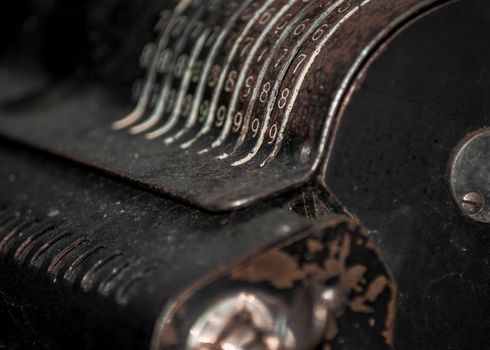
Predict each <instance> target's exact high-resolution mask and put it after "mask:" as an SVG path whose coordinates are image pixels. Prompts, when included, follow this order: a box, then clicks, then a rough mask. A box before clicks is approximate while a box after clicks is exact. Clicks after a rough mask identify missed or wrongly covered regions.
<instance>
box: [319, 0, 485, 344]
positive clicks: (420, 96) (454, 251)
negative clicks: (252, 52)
mask: <svg viewBox="0 0 490 350" xmlns="http://www.w3.org/2000/svg"><path fill="white" fill-rule="evenodd" d="M489 28H490V7H489V6H488V4H487V3H486V2H481V1H461V2H459V3H455V4H453V5H451V6H448V7H446V8H443V9H440V10H439V11H437V12H435V13H433V14H431V15H430V16H427V17H426V18H424V19H423V20H420V21H419V22H417V23H416V24H414V25H413V26H410V27H408V28H407V29H406V30H404V31H403V32H402V33H400V34H399V35H398V36H397V37H396V38H395V39H394V40H393V41H392V42H391V43H390V45H388V46H387V48H386V50H385V51H384V52H382V53H381V54H380V56H379V57H378V58H377V60H376V61H375V62H374V63H373V64H372V65H371V66H370V67H369V68H368V69H367V71H366V76H365V79H364V80H362V81H360V82H359V83H358V85H357V86H356V90H355V91H353V92H352V96H351V98H350V101H349V103H348V105H347V106H346V110H345V113H344V115H343V117H342V120H341V123H340V128H339V129H338V132H337V138H336V141H335V146H334V148H333V152H332V155H331V159H330V161H329V163H328V164H327V166H326V169H325V174H326V175H325V183H326V186H327V187H328V188H329V189H330V190H331V191H332V192H333V193H335V195H336V196H337V197H338V199H339V200H340V201H341V202H342V203H343V204H344V205H345V206H346V208H348V210H349V211H350V212H351V213H352V214H354V215H356V216H357V217H359V218H361V219H362V220H363V222H364V223H365V224H366V225H367V226H368V227H369V228H370V229H371V230H372V232H373V236H374V237H376V239H377V242H378V244H379V246H380V249H381V250H382V251H383V254H384V256H385V257H386V259H387V260H388V261H389V266H390V267H391V268H392V269H393V272H394V274H395V276H396V280H397V281H398V283H399V288H400V291H399V292H400V299H399V304H398V318H397V327H396V334H397V336H396V341H395V346H396V347H397V348H399V349H410V348H419V349H450V348H454V349H479V348H486V347H488V344H490V337H489V335H490V332H489V330H490V321H489V317H488V311H489V310H490V309H489V307H490V303H489V300H488V293H489V292H490V289H489V288H490V283H489V281H490V265H489V253H490V235H489V233H490V230H489V227H488V226H487V225H484V224H480V223H478V222H476V221H473V220H472V219H469V218H466V217H465V216H463V215H462V214H461V213H460V211H459V209H458V206H457V205H456V204H455V203H454V201H453V198H452V195H451V191H450V185H449V183H450V179H449V176H450V172H449V168H450V164H451V160H452V156H453V151H454V150H455V148H456V147H457V146H458V145H459V144H460V142H461V141H462V140H463V139H464V138H465V137H466V136H467V135H468V134H470V133H472V132H474V131H476V130H479V129H481V128H483V127H486V126H488V125H489V124H488V123H489V119H488V118H489V114H488V111H489V108H490V105H489V100H488V98H487V96H488V93H489V91H490V75H488V74H487V68H488V62H489V60H490V46H489V45H488V42H487V40H486V39H485V36H486V34H483V33H488V32H489ZM486 166H487V165H486V164H481V167H482V169H484V168H485V167H486ZM394 228H397V229H399V230H398V231H397V232H396V233H395V231H393V229H394Z"/></svg>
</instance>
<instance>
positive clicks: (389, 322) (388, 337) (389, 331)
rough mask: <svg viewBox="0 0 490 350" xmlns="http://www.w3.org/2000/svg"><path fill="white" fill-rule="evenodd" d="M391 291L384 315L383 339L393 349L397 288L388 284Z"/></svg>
mask: <svg viewBox="0 0 490 350" xmlns="http://www.w3.org/2000/svg"><path fill="white" fill-rule="evenodd" d="M389 288H390V289H391V293H392V297H391V300H390V303H389V304H388V311H387V315H386V323H385V328H386V329H385V331H384V332H383V337H384V338H385V341H386V344H388V345H389V346H390V347H393V337H394V332H393V330H394V327H395V317H396V294H397V288H396V286H395V284H394V283H390V284H389Z"/></svg>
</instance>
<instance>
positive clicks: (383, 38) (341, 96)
mask: <svg viewBox="0 0 490 350" xmlns="http://www.w3.org/2000/svg"><path fill="white" fill-rule="evenodd" d="M454 1H458V0H426V1H423V2H421V3H419V4H417V5H414V6H412V7H411V8H409V9H408V10H406V11H405V12H404V13H403V14H402V15H400V16H399V17H398V18H397V19H396V20H394V21H392V24H391V25H390V26H388V27H387V28H386V29H385V30H383V31H382V32H381V33H379V34H378V35H377V36H376V37H375V39H373V40H372V41H371V42H370V43H369V44H368V45H367V46H366V47H365V49H363V50H362V53H361V55H360V56H359V57H358V58H357V60H356V61H355V62H354V65H353V66H352V68H351V69H350V70H349V73H348V75H347V77H346V78H345V80H344V83H343V84H342V85H341V86H340V87H339V89H337V98H336V100H335V101H334V102H333V103H332V105H331V107H330V112H329V115H328V116H326V117H325V124H324V127H323V132H322V137H321V140H320V145H319V148H318V151H317V153H318V154H317V156H316V159H315V161H314V163H313V164H312V165H311V166H310V168H309V170H306V169H305V172H304V174H303V175H299V174H297V176H295V177H294V178H290V184H289V185H285V184H284V185H282V186H279V187H277V188H271V189H269V190H267V189H265V190H264V189H261V191H260V192H259V191H256V192H255V193H252V194H250V195H248V196H246V197H245V196H243V195H241V197H238V198H233V193H231V194H228V196H226V198H222V197H221V198H214V197H212V198H206V196H194V195H189V194H182V193H179V192H175V193H174V192H172V191H171V190H169V188H167V186H162V184H156V183H151V182H148V181H143V180H138V179H135V178H132V177H131V176H130V175H129V174H124V173H121V172H118V171H111V169H108V168H107V167H102V166H97V165H94V164H91V163H90V161H89V160H85V159H79V158H78V157H73V156H72V155H70V154H67V153H66V152H60V151H58V150H56V149H53V148H50V147H43V146H42V145H41V146H40V145H39V144H37V143H36V142H29V140H25V139H22V138H20V137H17V136H12V135H9V134H8V133H6V132H2V131H0V135H1V136H2V137H3V138H5V139H8V140H11V141H14V142H16V143H22V144H25V145H27V146H29V147H32V148H37V149H40V150H42V151H43V152H48V153H51V154H54V155H56V156H58V157H62V158H65V159H68V160H70V161H73V162H77V163H79V164H83V165H85V166H88V167H90V168H94V167H95V168H97V169H99V170H100V171H103V172H105V173H107V174H110V175H111V176H115V177H117V178H120V179H124V180H126V181H129V182H130V183H133V184H135V185H138V186H140V187H142V188H146V189H149V190H151V191H154V192H156V193H159V194H161V195H164V196H166V197H168V198H171V199H174V200H176V201H178V202H181V203H186V204H189V205H191V206H194V207H197V208H200V209H203V210H205V211H209V212H216V213H224V212H229V211H233V210H239V209H243V208H246V207H249V206H251V205H253V204H254V203H257V202H259V201H260V200H263V199H266V198H271V197H275V196H279V195H281V194H284V193H286V192H289V191H291V190H294V189H296V188H298V187H301V186H302V185H304V184H306V183H307V182H309V181H310V180H312V179H313V178H314V177H315V175H316V174H317V173H318V169H319V166H320V165H321V163H322V162H323V163H324V164H326V163H327V162H328V157H329V154H330V150H331V148H332V147H331V146H332V145H333V142H334V135H335V131H336V129H337V127H338V123H339V119H341V118H339V117H338V115H339V112H340V111H341V107H342V105H345V104H347V103H348V94H347V92H348V91H351V89H352V87H353V86H354V85H356V84H355V82H356V80H357V79H358V76H359V74H361V73H362V69H361V68H362V66H363V64H365V63H366V62H369V60H370V58H371V57H374V58H375V57H376V53H377V52H378V50H379V48H380V47H383V44H384V43H385V42H387V41H388V42H389V40H390V37H391V36H392V35H393V34H395V33H396V32H397V31H398V30H400V28H403V27H404V26H405V25H407V24H410V23H411V22H413V21H414V20H416V19H418V18H422V17H423V16H424V15H426V14H427V13H430V11H431V10H434V9H437V6H438V5H439V6H440V5H441V4H447V3H451V2H454ZM373 55H374V56H373ZM332 120H335V121H333V122H332ZM332 135H333V136H332ZM320 183H323V178H322V177H320ZM218 199H219V200H218Z"/></svg>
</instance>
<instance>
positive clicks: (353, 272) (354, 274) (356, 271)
mask: <svg viewBox="0 0 490 350" xmlns="http://www.w3.org/2000/svg"><path fill="white" fill-rule="evenodd" d="M366 271H367V268H366V267H365V266H362V265H356V266H353V267H351V268H350V269H349V270H347V271H346V272H345V273H344V274H342V276H341V277H340V285H341V286H342V288H344V289H345V290H351V289H353V290H355V291H356V292H361V291H362V286H361V285H360V283H361V280H362V279H363V277H364V274H365V273H366Z"/></svg>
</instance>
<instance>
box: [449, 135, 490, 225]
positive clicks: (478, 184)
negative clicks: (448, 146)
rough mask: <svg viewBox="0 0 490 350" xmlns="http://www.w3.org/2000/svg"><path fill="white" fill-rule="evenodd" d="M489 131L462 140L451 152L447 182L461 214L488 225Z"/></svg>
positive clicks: (489, 218) (489, 186) (489, 211)
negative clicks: (452, 154) (452, 153)
mask: <svg viewBox="0 0 490 350" xmlns="http://www.w3.org/2000/svg"><path fill="white" fill-rule="evenodd" d="M489 162H490V130H488V129H484V130H480V131H478V132H475V133H472V134H471V135H470V136H468V137H466V138H465V139H464V140H463V141H462V142H461V143H460V144H459V145H458V146H457V148H456V149H455V151H454V156H453V158H452V160H451V164H450V175H449V182H450V187H451V193H452V195H453V198H454V201H455V203H456V205H457V206H458V208H459V209H460V210H461V212H462V213H463V214H464V215H466V216H468V217H470V218H472V219H474V220H477V221H480V222H484V223H490V209H489V208H488V205H487V203H489V201H490V181H489V179H490V177H489V174H490V172H489V171H490V168H489V166H488V164H489Z"/></svg>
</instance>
